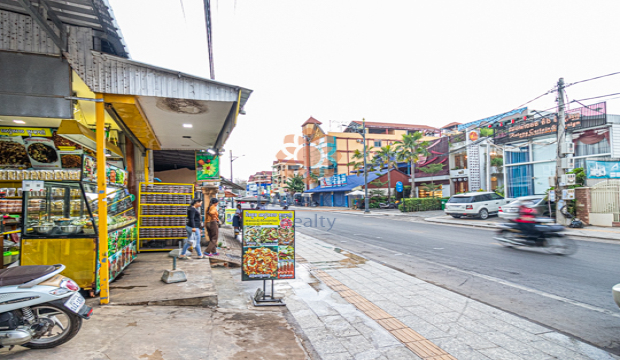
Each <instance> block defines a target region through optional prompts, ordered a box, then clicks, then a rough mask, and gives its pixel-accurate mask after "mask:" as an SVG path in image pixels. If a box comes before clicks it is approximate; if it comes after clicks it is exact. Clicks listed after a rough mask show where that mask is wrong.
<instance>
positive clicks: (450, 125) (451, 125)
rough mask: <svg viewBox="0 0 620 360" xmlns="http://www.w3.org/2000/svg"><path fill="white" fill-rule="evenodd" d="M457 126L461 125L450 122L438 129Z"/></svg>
mask: <svg viewBox="0 0 620 360" xmlns="http://www.w3.org/2000/svg"><path fill="white" fill-rule="evenodd" d="M457 125H461V123H460V122H451V123H449V124H448V125H446V126H442V127H441V128H440V129H447V128H451V127H454V126H457Z"/></svg>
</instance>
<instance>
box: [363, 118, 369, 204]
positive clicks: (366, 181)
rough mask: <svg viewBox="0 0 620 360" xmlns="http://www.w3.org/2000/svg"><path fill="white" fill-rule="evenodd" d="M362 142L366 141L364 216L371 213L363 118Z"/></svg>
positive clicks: (364, 122) (364, 120)
mask: <svg viewBox="0 0 620 360" xmlns="http://www.w3.org/2000/svg"><path fill="white" fill-rule="evenodd" d="M362 141H364V214H367V213H369V212H370V210H369V208H368V171H366V118H362Z"/></svg>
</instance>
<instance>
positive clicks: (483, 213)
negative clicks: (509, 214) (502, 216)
mask: <svg viewBox="0 0 620 360" xmlns="http://www.w3.org/2000/svg"><path fill="white" fill-rule="evenodd" d="M478 217H479V218H480V219H482V220H486V219H488V218H489V211H488V210H487V209H481V210H480V212H479V213H478Z"/></svg>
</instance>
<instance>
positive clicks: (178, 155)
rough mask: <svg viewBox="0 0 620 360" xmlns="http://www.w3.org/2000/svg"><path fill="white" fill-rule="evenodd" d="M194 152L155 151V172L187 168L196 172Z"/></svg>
mask: <svg viewBox="0 0 620 360" xmlns="http://www.w3.org/2000/svg"><path fill="white" fill-rule="evenodd" d="M195 161H196V160H195V152H194V151H188V150H184V151H179V150H154V151H153V164H154V167H155V171H156V172H157V171H166V170H175V169H183V168H187V169H190V170H196V163H195Z"/></svg>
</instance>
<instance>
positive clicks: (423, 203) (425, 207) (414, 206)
mask: <svg viewBox="0 0 620 360" xmlns="http://www.w3.org/2000/svg"><path fill="white" fill-rule="evenodd" d="M398 208H399V209H400V211H402V212H413V211H429V210H441V198H409V199H403V203H402V204H401V205H399V206H398Z"/></svg>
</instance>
